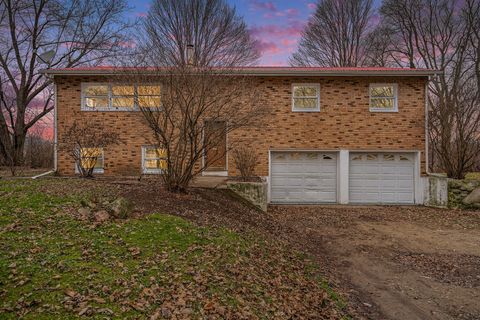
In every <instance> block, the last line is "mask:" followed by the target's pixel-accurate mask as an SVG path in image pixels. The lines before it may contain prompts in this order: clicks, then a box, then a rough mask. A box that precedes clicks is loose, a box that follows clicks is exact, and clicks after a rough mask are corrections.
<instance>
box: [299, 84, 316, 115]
mask: <svg viewBox="0 0 480 320" xmlns="http://www.w3.org/2000/svg"><path fill="white" fill-rule="evenodd" d="M292 111H294V112H318V111H320V84H318V83H302V84H293V85H292Z"/></svg>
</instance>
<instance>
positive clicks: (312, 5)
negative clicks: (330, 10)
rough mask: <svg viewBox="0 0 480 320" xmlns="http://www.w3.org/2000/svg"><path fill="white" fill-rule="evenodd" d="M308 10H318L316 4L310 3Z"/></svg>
mask: <svg viewBox="0 0 480 320" xmlns="http://www.w3.org/2000/svg"><path fill="white" fill-rule="evenodd" d="M307 7H308V9H310V10H315V9H316V8H317V5H316V4H315V3H311V2H310V3H309V4H307Z"/></svg>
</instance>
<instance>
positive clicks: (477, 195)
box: [463, 188, 480, 207]
mask: <svg viewBox="0 0 480 320" xmlns="http://www.w3.org/2000/svg"><path fill="white" fill-rule="evenodd" d="M463 203H464V204H466V205H474V206H478V207H480V188H476V189H475V190H473V191H472V192H471V193H470V194H469V195H468V196H466V197H465V199H463Z"/></svg>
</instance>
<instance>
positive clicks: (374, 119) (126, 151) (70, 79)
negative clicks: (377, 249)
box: [45, 67, 437, 204]
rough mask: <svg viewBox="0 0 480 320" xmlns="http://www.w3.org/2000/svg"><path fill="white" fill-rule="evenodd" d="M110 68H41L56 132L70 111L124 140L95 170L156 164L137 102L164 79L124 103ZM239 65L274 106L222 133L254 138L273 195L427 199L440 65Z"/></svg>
mask: <svg viewBox="0 0 480 320" xmlns="http://www.w3.org/2000/svg"><path fill="white" fill-rule="evenodd" d="M112 72H113V71H112V69H111V68H108V67H100V68H75V69H50V70H46V71H45V73H46V74H47V75H49V76H53V77H54V82H55V94H56V96H55V101H56V103H55V142H57V141H58V137H61V135H62V134H63V132H62V129H61V128H62V127H65V126H66V125H68V124H70V123H72V122H73V121H74V120H78V121H93V120H95V121H99V122H101V123H102V124H103V125H105V126H108V127H109V128H110V129H111V130H115V131H117V132H118V133H119V134H120V135H121V136H122V138H123V139H124V140H125V141H126V143H122V144H121V145H119V146H113V147H111V148H109V149H108V150H102V157H101V159H99V161H98V162H97V167H96V169H95V170H96V171H97V173H98V174H104V175H139V174H140V173H159V172H160V171H161V169H160V167H161V164H160V163H161V159H158V154H157V155H156V153H155V152H153V151H154V150H153V149H152V148H154V147H152V146H151V143H152V139H151V138H152V136H151V131H150V129H148V128H147V127H146V125H145V123H144V122H143V121H142V115H141V113H140V112H134V111H135V110H137V111H138V108H135V104H137V103H141V102H140V101H143V100H145V101H156V100H157V99H158V101H160V88H147V87H142V86H141V85H138V87H136V88H135V90H134V89H132V95H133V92H135V95H137V98H136V100H134V99H133V97H132V98H131V104H132V107H129V108H119V107H116V106H115V105H114V104H115V103H116V102H115V101H117V100H118V99H117V100H115V84H114V83H113V82H111V81H109V80H108V79H111V75H112ZM243 72H244V73H245V74H248V76H251V77H252V79H253V81H255V83H256V86H257V88H258V89H259V90H261V92H262V94H263V95H264V97H265V98H266V99H265V100H266V101H267V103H269V104H270V106H269V107H270V110H271V112H270V114H269V115H268V116H267V117H266V119H265V121H264V125H263V126H261V127H259V128H256V129H254V130H252V129H249V130H248V131H246V130H241V129H240V130H237V131H234V132H232V133H230V134H231V135H232V137H225V141H224V143H225V144H228V140H229V139H230V138H242V137H243V138H245V137H247V138H248V141H249V144H250V145H251V146H252V149H253V150H256V152H257V153H258V156H259V162H258V163H257V167H256V174H257V175H258V176H261V177H264V178H265V180H266V181H267V182H268V184H269V188H268V189H269V196H268V198H269V201H270V202H272V203H391V204H421V203H423V180H424V178H423V177H424V176H425V175H426V173H427V168H426V163H427V159H426V157H427V153H426V152H425V151H426V150H427V148H428V146H427V145H426V143H427V142H426V132H427V128H426V123H427V119H426V117H427V115H428V114H427V110H426V88H427V84H428V80H429V77H430V76H433V75H434V74H436V73H437V71H433V70H426V69H399V68H294V67H254V68H245V69H244V71H243ZM109 76H110V77H109ZM142 99H143V100H142ZM89 101H96V107H94V108H92V107H91V106H89V105H88V104H89ZM124 101H125V100H124ZM134 101H135V102H134ZM132 111H133V112H132ZM223 147H225V146H223ZM231 163H232V159H231V155H230V154H228V153H227V155H226V156H225V157H224V158H222V159H221V160H220V161H218V162H217V163H216V164H215V166H214V167H213V166H212V168H209V169H210V170H207V171H205V172H204V174H205V175H223V176H236V175H237V174H238V173H237V170H236V168H235V167H234V166H233V165H231ZM152 164H154V165H152ZM155 164H156V165H155ZM55 169H56V170H57V172H58V173H59V174H61V175H73V174H75V163H74V160H73V159H72V158H71V157H70V156H69V155H68V153H65V152H61V151H56V154H55Z"/></svg>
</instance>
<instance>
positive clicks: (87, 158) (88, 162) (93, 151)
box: [76, 148, 104, 173]
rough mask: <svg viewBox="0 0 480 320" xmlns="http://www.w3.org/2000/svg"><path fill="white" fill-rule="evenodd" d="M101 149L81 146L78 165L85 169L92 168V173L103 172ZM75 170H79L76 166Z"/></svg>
mask: <svg viewBox="0 0 480 320" xmlns="http://www.w3.org/2000/svg"><path fill="white" fill-rule="evenodd" d="M103 164H104V161H103V149H102V148H82V149H80V166H81V167H82V168H85V169H91V168H93V172H94V173H103ZM76 171H77V172H78V171H80V170H79V168H78V167H77V168H76Z"/></svg>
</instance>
